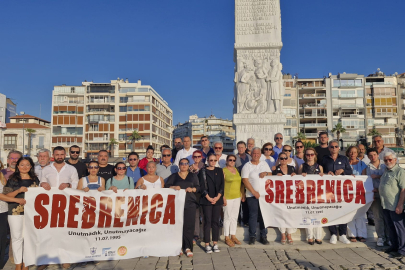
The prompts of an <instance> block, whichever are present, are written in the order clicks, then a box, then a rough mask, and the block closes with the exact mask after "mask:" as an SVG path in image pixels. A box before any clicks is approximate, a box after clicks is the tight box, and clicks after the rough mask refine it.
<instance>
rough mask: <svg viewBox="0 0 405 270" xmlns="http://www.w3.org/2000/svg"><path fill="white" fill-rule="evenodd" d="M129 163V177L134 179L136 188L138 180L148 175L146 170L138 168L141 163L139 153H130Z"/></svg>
mask: <svg viewBox="0 0 405 270" xmlns="http://www.w3.org/2000/svg"><path fill="white" fill-rule="evenodd" d="M128 163H129V167H128V168H127V176H128V177H131V178H132V179H134V185H135V186H136V182H138V179H139V178H141V177H142V176H144V175H145V174H146V172H145V171H144V170H142V169H141V168H139V167H138V163H139V155H138V153H136V152H131V153H129V155H128Z"/></svg>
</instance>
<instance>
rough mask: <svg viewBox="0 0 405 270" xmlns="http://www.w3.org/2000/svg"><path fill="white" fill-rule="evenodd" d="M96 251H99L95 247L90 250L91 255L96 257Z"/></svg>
mask: <svg viewBox="0 0 405 270" xmlns="http://www.w3.org/2000/svg"><path fill="white" fill-rule="evenodd" d="M96 251H97V248H95V247H92V248H90V254H91V255H95V254H96Z"/></svg>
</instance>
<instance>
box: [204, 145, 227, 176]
mask: <svg viewBox="0 0 405 270" xmlns="http://www.w3.org/2000/svg"><path fill="white" fill-rule="evenodd" d="M222 150H224V145H223V143H222V142H219V141H218V142H216V143H214V153H215V155H216V156H217V160H218V161H217V163H216V164H215V167H219V168H221V169H222V168H225V166H226V157H227V156H228V155H225V154H222ZM206 164H208V160H207V161H206Z"/></svg>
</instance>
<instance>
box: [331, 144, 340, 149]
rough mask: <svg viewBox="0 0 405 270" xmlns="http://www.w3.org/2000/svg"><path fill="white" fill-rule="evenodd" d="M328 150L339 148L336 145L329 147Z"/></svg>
mask: <svg viewBox="0 0 405 270" xmlns="http://www.w3.org/2000/svg"><path fill="white" fill-rule="evenodd" d="M329 148H330V149H333V148H339V146H337V145H335V146H333V145H332V146H329Z"/></svg>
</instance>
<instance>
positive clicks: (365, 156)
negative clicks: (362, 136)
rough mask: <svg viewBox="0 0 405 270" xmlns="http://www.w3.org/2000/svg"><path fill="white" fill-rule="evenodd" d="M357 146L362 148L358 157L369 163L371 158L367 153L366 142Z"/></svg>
mask: <svg viewBox="0 0 405 270" xmlns="http://www.w3.org/2000/svg"><path fill="white" fill-rule="evenodd" d="M357 147H358V148H359V150H360V152H359V156H358V158H359V159H360V160H361V161H363V162H364V163H366V165H368V164H369V163H370V159H369V158H368V156H367V154H366V153H367V150H366V147H365V146H364V144H359V145H357Z"/></svg>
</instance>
